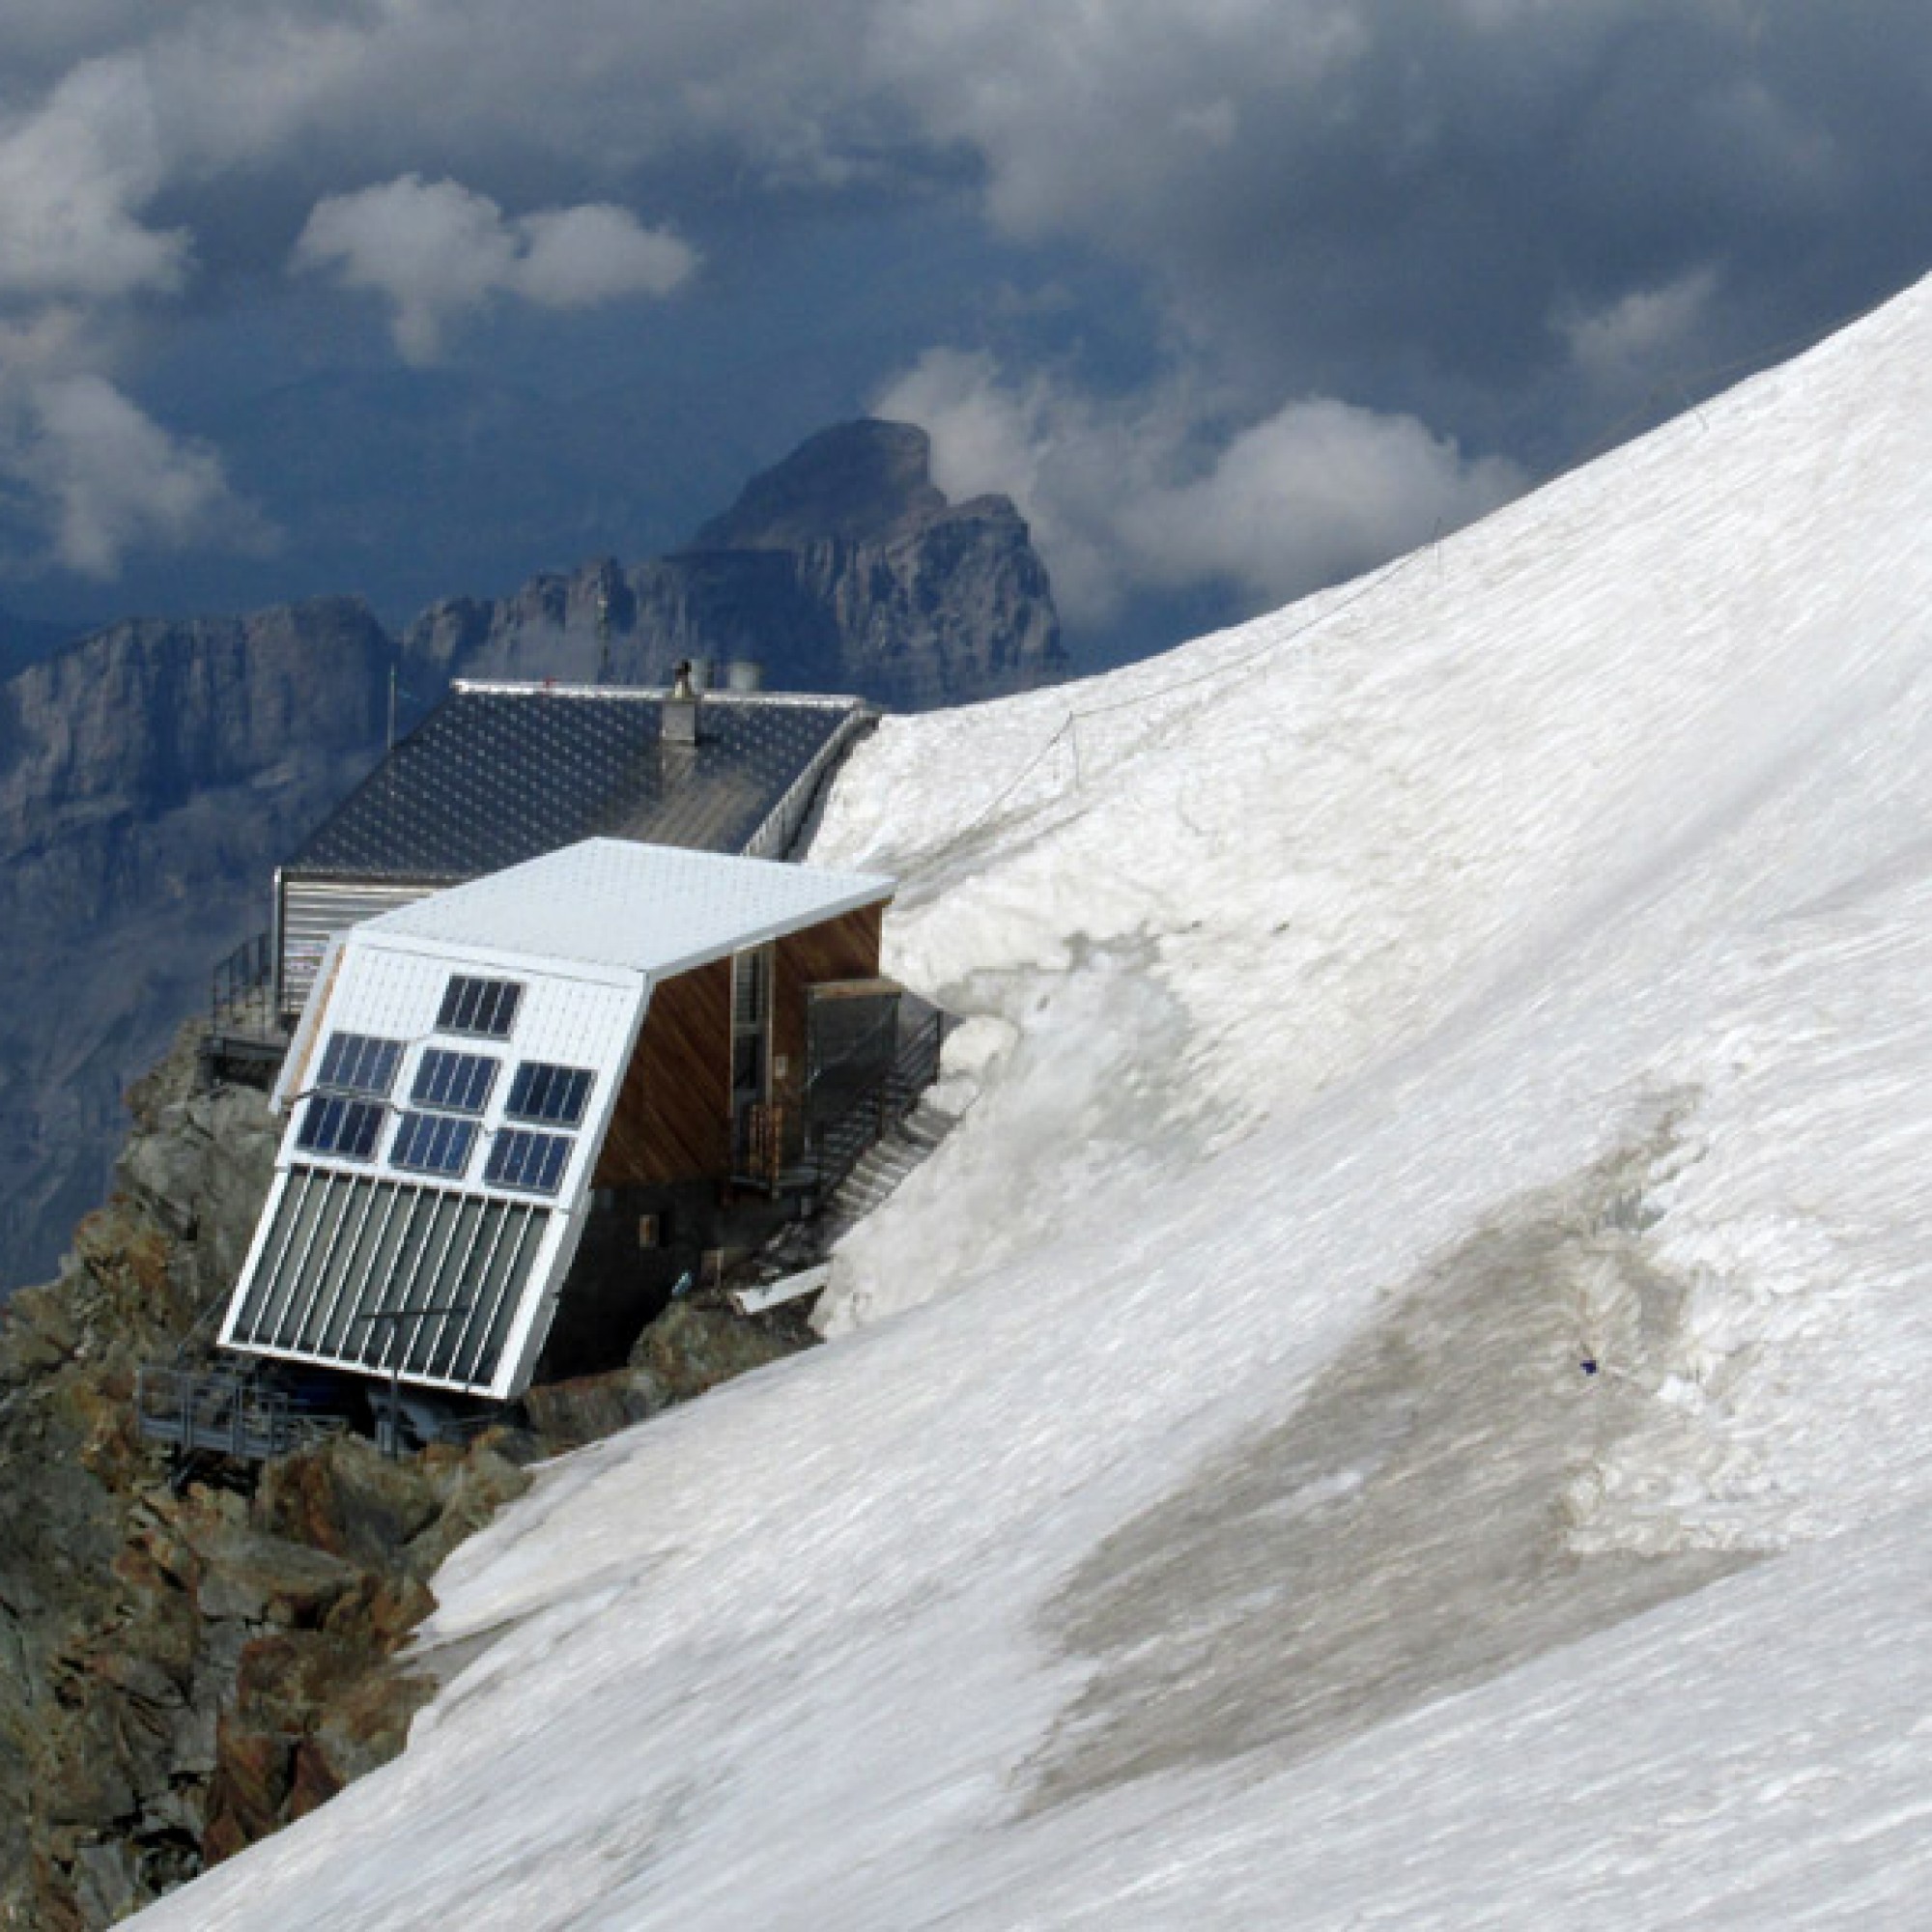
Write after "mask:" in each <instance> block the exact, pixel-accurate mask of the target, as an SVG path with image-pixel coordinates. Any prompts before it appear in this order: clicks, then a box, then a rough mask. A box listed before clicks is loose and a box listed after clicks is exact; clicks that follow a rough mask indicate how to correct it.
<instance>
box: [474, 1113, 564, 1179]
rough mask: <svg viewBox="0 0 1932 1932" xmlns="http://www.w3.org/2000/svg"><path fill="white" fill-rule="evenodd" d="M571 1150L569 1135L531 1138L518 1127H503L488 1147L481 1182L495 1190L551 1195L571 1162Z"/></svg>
mask: <svg viewBox="0 0 1932 1932" xmlns="http://www.w3.org/2000/svg"><path fill="white" fill-rule="evenodd" d="M571 1146H572V1141H571V1137H570V1135H568V1134H532V1133H527V1132H526V1131H525V1130H524V1129H522V1128H521V1127H505V1128H503V1129H502V1131H501V1132H500V1133H498V1134H497V1138H496V1139H495V1140H494V1141H493V1142H492V1143H491V1144H490V1158H489V1159H488V1161H486V1162H485V1163H484V1167H483V1179H485V1180H487V1181H490V1182H492V1183H494V1184H495V1185H496V1186H497V1187H515V1188H520V1189H522V1190H523V1191H524V1192H526V1193H529V1194H554V1193H555V1192H556V1190H557V1184H558V1182H559V1181H561V1180H562V1179H563V1170H564V1167H565V1165H566V1164H567V1163H568V1161H569V1159H570V1150H571Z"/></svg>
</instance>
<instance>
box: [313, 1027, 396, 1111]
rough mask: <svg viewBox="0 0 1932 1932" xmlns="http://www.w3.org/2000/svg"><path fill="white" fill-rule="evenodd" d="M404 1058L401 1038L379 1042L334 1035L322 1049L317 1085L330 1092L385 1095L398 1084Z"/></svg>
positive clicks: (358, 1035)
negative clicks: (398, 1075) (399, 1067)
mask: <svg viewBox="0 0 1932 1932" xmlns="http://www.w3.org/2000/svg"><path fill="white" fill-rule="evenodd" d="M402 1057H403V1043H402V1041H401V1040H399V1039H376V1038H374V1037H372V1036H370V1035H368V1034H366V1033H337V1034H331V1035H329V1037H328V1044H327V1046H325V1047H324V1048H323V1050H322V1071H321V1072H320V1073H319V1074H317V1075H316V1080H315V1084H316V1085H317V1086H318V1087H323V1088H327V1089H328V1090H329V1091H330V1092H331V1093H337V1094H376V1095H378V1096H379V1097H380V1096H384V1095H386V1094H388V1091H389V1089H390V1088H391V1087H393V1086H394V1085H395V1084H396V1066H397V1064H398V1063H399V1062H400V1061H401V1059H402Z"/></svg>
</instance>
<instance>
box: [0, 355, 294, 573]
mask: <svg viewBox="0 0 1932 1932" xmlns="http://www.w3.org/2000/svg"><path fill="white" fill-rule="evenodd" d="M5 405H6V406H5V407H4V409H0V422H4V424H5V427H4V429H0V475H10V476H12V477H13V478H14V479H15V482H16V485H17V484H22V483H23V484H24V485H25V486H26V487H27V488H28V490H29V491H30V492H31V493H32V500H33V501H34V502H35V503H37V504H38V505H39V506H40V507H41V521H42V522H43V524H44V526H45V541H46V544H47V548H48V551H49V553H50V557H49V560H51V561H53V562H56V563H58V564H60V565H62V566H64V567H65V568H67V569H69V570H71V571H74V572H76V573H78V574H79V575H81V576H84V577H92V578H99V579H105V578H112V577H114V576H116V575H118V574H119V572H120V570H121V567H122V564H123V562H124V560H125V559H126V558H127V557H128V554H130V553H133V552H140V551H147V552H154V551H174V550H182V549H186V548H189V547H193V546H199V545H203V544H216V545H220V546H223V547H228V548H245V549H260V548H262V547H264V546H265V545H266V544H267V543H268V542H269V541H270V533H269V531H268V530H267V528H266V526H264V524H263V522H262V520H261V518H260V517H259V516H258V515H257V514H256V513H255V512H253V511H252V510H251V509H249V508H248V506H247V505H245V504H244V503H242V502H241V500H240V499H238V498H237V497H236V496H235V495H234V493H233V492H232V491H231V490H230V488H229V486H228V482H227V479H226V477H225V476H224V475H223V473H222V467H221V462H220V459H219V457H218V456H217V455H216V454H215V452H214V451H213V450H212V449H210V448H208V447H206V446H205V445H204V444H201V443H198V442H194V441H192V440H183V439H180V438H177V437H174V436H171V435H170V434H169V433H168V432H167V431H166V430H164V429H163V428H162V427H161V426H160V425H159V424H158V423H156V422H155V421H154V420H153V419H152V418H151V417H150V416H148V415H147V414H146V413H144V412H142V410H141V409H140V408H138V407H137V406H136V405H135V404H134V403H133V402H131V401H129V399H128V397H127V396H125V395H123V394H122V393H121V391H120V390H119V389H117V388H116V387H115V386H114V385H113V384H111V383H109V382H108V381H106V379H105V378H103V377H101V376H98V375H94V374H90V373H84V372H83V373H78V374H56V375H52V376H49V377H47V378H45V379H44V380H38V381H36V380H32V379H29V380H27V381H25V382H22V381H21V380H20V379H19V378H18V376H17V375H16V376H15V377H14V381H13V393H11V394H10V395H8V396H7V397H6V399H5Z"/></svg>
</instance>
